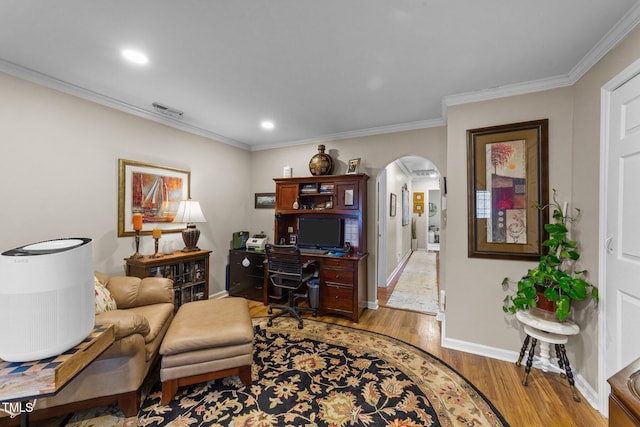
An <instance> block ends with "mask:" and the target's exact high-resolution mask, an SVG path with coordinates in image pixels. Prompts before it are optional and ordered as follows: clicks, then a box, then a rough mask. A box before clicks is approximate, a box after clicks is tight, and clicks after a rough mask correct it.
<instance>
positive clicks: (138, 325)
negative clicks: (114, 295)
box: [96, 309, 151, 340]
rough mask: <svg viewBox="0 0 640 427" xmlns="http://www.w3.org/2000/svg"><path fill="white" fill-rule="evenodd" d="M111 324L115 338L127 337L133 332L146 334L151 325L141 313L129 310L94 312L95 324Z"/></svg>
mask: <svg viewBox="0 0 640 427" xmlns="http://www.w3.org/2000/svg"><path fill="white" fill-rule="evenodd" d="M105 324H111V325H113V332H114V334H115V339H116V340H119V339H121V338H125V337H128V336H129V335H133V334H140V335H142V336H143V337H144V336H146V335H147V334H148V333H149V331H151V327H150V326H149V321H148V320H147V319H146V318H145V317H144V316H142V315H140V314H138V313H135V312H132V311H129V310H120V309H118V310H111V311H105V312H104V313H98V314H96V325H105Z"/></svg>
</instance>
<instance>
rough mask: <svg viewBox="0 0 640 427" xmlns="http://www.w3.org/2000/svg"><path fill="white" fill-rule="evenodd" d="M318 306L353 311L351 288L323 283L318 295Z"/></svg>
mask: <svg viewBox="0 0 640 427" xmlns="http://www.w3.org/2000/svg"><path fill="white" fill-rule="evenodd" d="M320 307H322V308H323V309H327V310H339V311H345V312H348V313H351V312H352V311H353V289H352V288H350V287H345V286H338V285H332V284H325V285H324V286H323V292H321V296H320Z"/></svg>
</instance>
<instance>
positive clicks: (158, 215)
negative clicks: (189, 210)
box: [118, 159, 191, 237]
mask: <svg viewBox="0 0 640 427" xmlns="http://www.w3.org/2000/svg"><path fill="white" fill-rule="evenodd" d="M190 185H191V172H190V171H188V170H183V169H177V168H171V167H165V166H158V165H152V164H148V163H142V162H136V161H133V160H125V159H119V160H118V237H122V236H132V235H134V234H135V231H134V229H133V215H134V214H139V215H141V216H142V230H141V234H151V232H152V230H153V229H156V228H159V229H161V230H162V232H167V233H171V232H179V231H182V230H183V229H184V228H185V224H179V223H174V222H173V220H174V218H175V215H176V212H177V210H178V205H179V204H180V201H181V200H186V199H188V198H189V196H190V193H191V187H190Z"/></svg>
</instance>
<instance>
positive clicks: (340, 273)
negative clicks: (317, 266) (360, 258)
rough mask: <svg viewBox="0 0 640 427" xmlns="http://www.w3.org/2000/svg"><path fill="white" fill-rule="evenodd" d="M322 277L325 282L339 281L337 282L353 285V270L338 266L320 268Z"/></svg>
mask: <svg viewBox="0 0 640 427" xmlns="http://www.w3.org/2000/svg"><path fill="white" fill-rule="evenodd" d="M320 278H321V279H322V280H323V281H324V282H325V283H337V284H341V285H346V286H349V287H352V286H353V271H352V270H342V269H338V268H323V269H321V270H320Z"/></svg>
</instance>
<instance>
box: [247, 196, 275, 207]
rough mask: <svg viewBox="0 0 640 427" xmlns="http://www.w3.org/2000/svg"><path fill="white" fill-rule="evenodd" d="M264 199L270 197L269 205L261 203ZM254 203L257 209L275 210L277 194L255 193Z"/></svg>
mask: <svg viewBox="0 0 640 427" xmlns="http://www.w3.org/2000/svg"><path fill="white" fill-rule="evenodd" d="M262 197H268V198H270V199H271V201H270V202H269V203H264V202H261V201H260V199H261V198H262ZM253 203H254V207H255V208H256V209H275V207H276V193H255V196H254V199H253Z"/></svg>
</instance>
